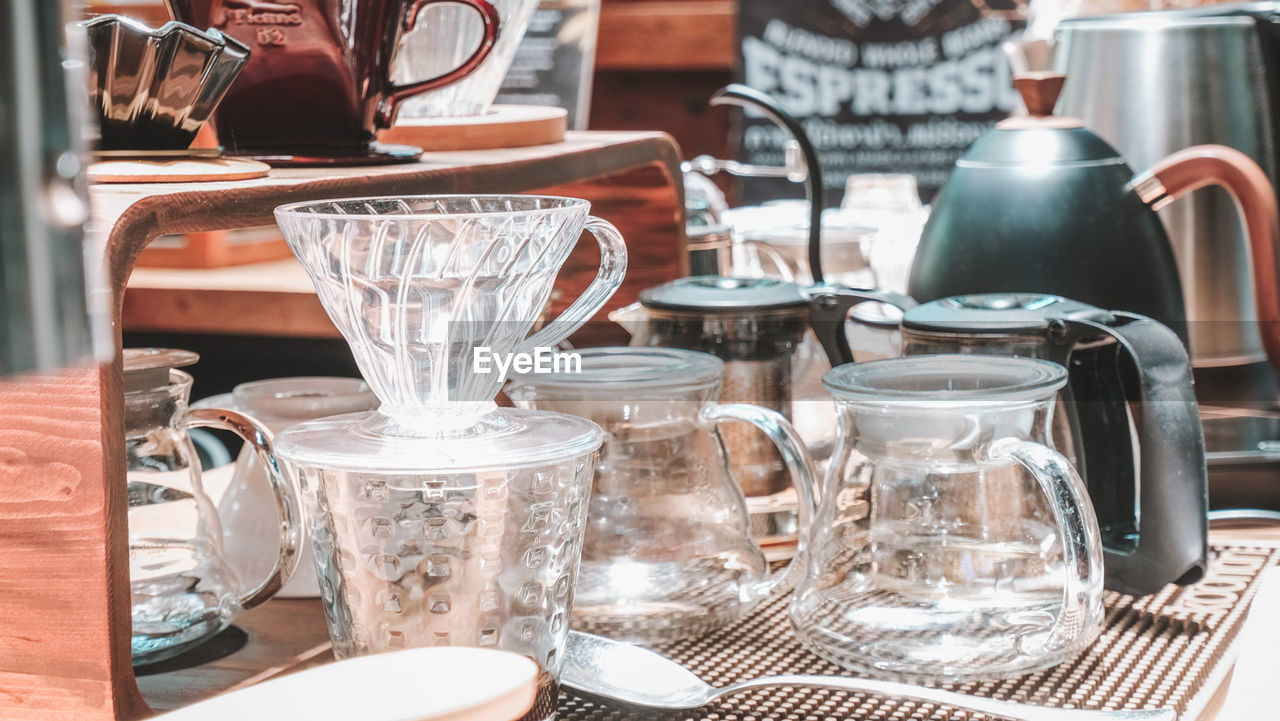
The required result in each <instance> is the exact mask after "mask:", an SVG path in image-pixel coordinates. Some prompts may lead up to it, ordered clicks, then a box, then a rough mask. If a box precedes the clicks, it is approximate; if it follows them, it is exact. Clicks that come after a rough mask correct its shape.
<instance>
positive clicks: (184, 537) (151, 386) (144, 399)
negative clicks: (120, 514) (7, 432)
mask: <svg viewBox="0 0 1280 721" xmlns="http://www.w3.org/2000/svg"><path fill="white" fill-rule="evenodd" d="M198 359H199V356H197V355H196V354H195V353H191V352H188V351H180V350H167V349H156V348H146V349H142V348H129V349H125V351H124V386H125V393H124V406H125V449H126V455H127V458H128V471H127V479H128V488H129V582H130V592H131V596H132V612H133V613H132V615H133V642H132V650H133V662H134V664H139V665H140V664H146V663H154V662H156V661H162V660H164V659H166V658H171V657H173V656H176V655H178V654H179V653H182V652H183V651H186V650H188V649H190V648H192V647H194V646H197V645H199V644H201V643H203V642H204V641H207V640H208V639H210V638H212V637H213V636H215V635H217V634H218V632H220V631H222V629H224V628H226V627H227V626H228V625H229V624H230V623H231V621H232V619H233V618H235V616H236V614H238V613H239V612H240V611H242V610H244V609H248V608H252V607H254V606H256V605H258V604H260V603H262V602H263V601H266V600H267V599H269V598H271V596H272V595H273V594H274V593H275V592H276V591H277V590H279V589H280V588H281V587H282V586H283V585H284V584H285V583H286V582H287V581H288V580H289V576H290V575H291V574H292V573H293V570H294V568H295V567H296V566H297V562H298V555H299V549H300V546H301V544H302V531H303V527H302V525H301V523H300V522H299V520H298V519H299V508H298V499H297V494H296V493H295V492H294V487H293V485H292V483H291V482H290V481H289V479H288V478H287V477H286V476H285V474H284V473H282V472H281V470H280V467H279V466H278V465H277V464H276V461H275V459H274V457H273V456H272V454H271V440H270V439H271V433H270V432H269V431H267V429H266V428H264V427H263V426H262V425H261V424H259V423H258V422H257V421H255V420H253V419H251V418H249V417H247V416H244V415H242V414H240V413H236V412H234V411H229V410H225V409H218V408H203V409H190V410H189V409H188V407H187V399H188V396H189V395H190V393H191V376H190V375H188V374H187V373H184V372H183V371H180V370H178V367H181V366H187V365H191V364H192V363H195V362H196V361H197V360H198ZM201 426H203V427H211V428H220V429H223V430H227V431H231V432H233V433H235V434H237V435H239V436H240V437H241V438H243V439H244V440H245V442H246V443H248V444H249V445H250V446H251V447H253V448H255V449H256V450H257V451H258V453H259V457H260V459H261V460H262V462H263V464H264V465H265V466H266V468H267V469H268V473H267V478H268V479H269V481H270V483H271V488H272V490H274V494H273V495H274V501H275V504H276V509H277V512H278V514H279V518H280V519H281V522H280V524H279V526H278V529H279V531H278V532H279V536H280V539H279V550H278V552H276V553H275V562H274V564H272V567H271V571H270V574H269V575H267V577H266V578H265V579H263V580H262V581H260V582H258V583H257V584H255V585H252V586H248V587H246V586H245V584H243V583H241V579H240V578H239V576H238V574H237V573H236V570H235V569H234V568H233V567H232V565H231V564H230V563H228V561H227V558H226V555H225V553H224V552H223V548H222V529H221V524H220V523H219V520H218V513H217V510H216V508H215V507H214V504H213V501H212V500H211V499H210V498H209V496H208V494H207V493H206V492H205V489H204V486H203V484H202V483H201V480H200V462H199V460H197V458H196V452H195V448H194V447H193V446H192V445H191V438H190V437H189V436H188V435H187V429H189V428H195V427H201ZM262 552H263V553H272V549H270V548H264V549H263V551H262Z"/></svg>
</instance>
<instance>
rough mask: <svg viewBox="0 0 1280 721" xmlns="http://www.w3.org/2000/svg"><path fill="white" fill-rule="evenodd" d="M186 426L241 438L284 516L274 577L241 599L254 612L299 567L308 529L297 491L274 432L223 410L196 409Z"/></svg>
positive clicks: (281, 523)
mask: <svg viewBox="0 0 1280 721" xmlns="http://www.w3.org/2000/svg"><path fill="white" fill-rule="evenodd" d="M183 425H184V426H185V427H187V428H197V427H204V428H218V429H221V430H224V431H230V432H232V433H234V434H236V435H237V436H240V437H241V438H243V439H244V441H245V443H248V444H249V446H250V447H251V448H253V450H254V452H255V453H257V454H258V460H259V461H260V462H261V463H262V467H263V468H265V469H266V471H267V481H268V482H269V483H270V484H271V490H272V491H273V494H272V495H273V496H274V497H275V499H276V510H277V511H278V512H279V514H280V550H279V554H278V555H277V556H276V562H275V565H274V566H272V568H271V573H270V574H268V575H267V577H266V578H265V579H263V580H262V582H261V583H259V584H258V585H257V586H255V587H253V588H251V589H249V590H247V591H245V592H244V593H243V594H241V596H240V598H239V603H240V608H242V609H250V608H253V607H254V606H257V605H259V604H261V603H262V602H263V601H266V600H267V599H269V598H271V597H272V596H274V595H275V593H276V592H277V591H279V590H280V589H281V588H283V587H284V585H285V584H286V583H288V582H289V578H290V577H291V576H293V572H294V569H296V568H297V567H298V558H299V555H300V554H299V551H300V550H301V547H302V536H303V530H304V528H303V524H302V522H301V520H300V519H301V517H302V514H301V511H300V508H299V505H298V491H297V487H296V485H295V484H294V482H293V479H292V476H290V475H289V474H287V473H286V472H285V471H284V469H283V468H282V467H281V465H280V463H279V462H278V461H277V460H276V457H275V454H274V453H273V452H272V449H271V431H269V430H267V428H266V426H264V425H262V424H261V423H259V422H258V421H256V420H254V419H252V418H250V417H249V416H246V415H244V414H243V413H237V412H235V411H229V410H226V409H223V408H196V409H193V410H191V411H189V412H188V413H187V416H186V419H185V421H184V423H183Z"/></svg>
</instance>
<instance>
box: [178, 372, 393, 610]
mask: <svg viewBox="0 0 1280 721" xmlns="http://www.w3.org/2000/svg"><path fill="white" fill-rule="evenodd" d="M191 407H192V408H196V409H203V408H226V409H230V410H233V411H236V412H237V413H244V414H246V415H248V416H249V417H251V418H253V419H254V420H256V421H258V422H260V423H262V425H264V426H266V427H267V429H268V430H270V431H271V432H272V433H280V432H281V431H283V430H285V429H286V428H289V427H291V426H294V425H297V424H299V423H302V422H303V421H310V420H315V419H317V418H324V417H327V416H336V415H340V414H343V413H356V412H358V411H371V410H373V409H374V408H377V407H378V399H377V396H375V395H373V391H372V390H370V389H369V385H368V384H367V383H365V382H364V381H363V380H360V379H359V378H329V377H300V378H271V379H268V380H260V381H252V382H250V383H241V384H240V385H238V386H236V387H235V388H234V389H233V390H232V391H231V392H230V393H223V394H221V395H216V396H210V397H209V398H204V399H202V400H199V401H197V402H195V403H193V404H191ZM273 495H274V493H273V491H272V489H271V484H270V482H269V481H268V479H267V467H266V465H264V464H263V463H262V461H261V459H260V458H259V455H258V452H257V449H256V448H254V447H253V446H252V445H250V444H245V446H244V448H242V449H241V450H240V456H239V458H237V459H236V470H235V475H234V476H232V478H231V483H230V484H229V485H228V486H227V490H226V491H224V492H223V494H222V498H221V499H220V500H219V501H218V517H219V518H220V519H221V520H222V543H223V546H224V548H225V549H226V555H227V559H228V560H230V561H231V563H232V565H234V566H235V567H236V569H238V570H239V571H240V573H241V574H242V575H247V576H248V577H250V578H262V577H264V576H266V575H268V574H269V573H270V572H271V566H272V564H273V563H275V559H274V558H272V557H270V556H269V555H267V554H264V553H263V552H262V549H264V548H271V547H272V546H273V545H274V544H275V543H276V540H275V539H276V538H277V537H278V536H279V535H280V514H279V513H278V512H277V511H276V505H275V501H274V499H273V497H272V496H273ZM300 552H301V556H300V558H299V560H298V569H297V571H295V572H294V574H293V577H292V578H290V579H289V582H288V583H286V584H285V585H284V588H282V589H280V591H279V592H278V593H276V596H278V597H279V598H316V597H318V596H319V595H320V583H319V581H318V580H317V579H316V564H315V558H314V556H313V554H312V551H311V544H309V543H307V544H304V545H303V546H302V548H301V550H300Z"/></svg>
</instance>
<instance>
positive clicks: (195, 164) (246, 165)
mask: <svg viewBox="0 0 1280 721" xmlns="http://www.w3.org/2000/svg"><path fill="white" fill-rule="evenodd" d="M269 172H271V166H270V165H267V164H266V163H260V162H258V161H256V160H250V159H248V158H230V157H220V158H219V157H215V158H207V157H200V156H199V155H195V156H193V157H176V158H175V157H163V156H160V157H154V158H148V157H138V158H112V157H107V158H103V159H100V160H96V161H94V162H93V163H90V164H89V173H88V175H89V180H91V181H93V182H95V183H199V182H205V181H208V182H213V181H219V180H249V179H251V178H261V177H264V176H266V174H267V173H269Z"/></svg>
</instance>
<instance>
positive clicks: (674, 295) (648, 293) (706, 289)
mask: <svg viewBox="0 0 1280 721" xmlns="http://www.w3.org/2000/svg"><path fill="white" fill-rule="evenodd" d="M808 302H809V301H808V299H807V298H806V297H805V294H804V291H802V290H801V289H800V286H798V285H796V284H795V283H788V282H786V281H782V280H777V279H775V278H725V277H723V276H719V275H696V276H693V277H691V278H679V279H677V280H673V281H671V282H669V283H663V284H662V285H656V286H654V287H652V288H647V289H645V290H642V291H640V304H641V305H643V306H644V307H645V308H649V309H653V310H671V311H691V312H697V313H716V312H723V313H742V312H746V311H762V310H783V309H788V308H802V307H803V308H807V307H808Z"/></svg>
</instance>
